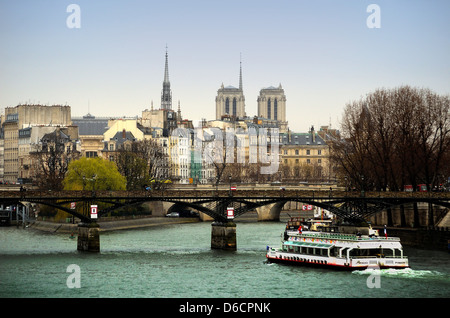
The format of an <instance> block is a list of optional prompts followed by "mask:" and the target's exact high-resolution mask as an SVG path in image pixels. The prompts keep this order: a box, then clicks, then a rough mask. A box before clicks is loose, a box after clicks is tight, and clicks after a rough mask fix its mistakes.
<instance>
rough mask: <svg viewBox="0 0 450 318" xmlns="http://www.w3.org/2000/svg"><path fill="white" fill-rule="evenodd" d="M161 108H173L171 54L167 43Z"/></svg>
mask: <svg viewBox="0 0 450 318" xmlns="http://www.w3.org/2000/svg"><path fill="white" fill-rule="evenodd" d="M161 109H172V91H171V90H170V82H169V56H168V54H167V45H166V65H165V68H164V82H163V90H162V93H161Z"/></svg>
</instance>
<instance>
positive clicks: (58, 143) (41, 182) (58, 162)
mask: <svg viewBox="0 0 450 318" xmlns="http://www.w3.org/2000/svg"><path fill="white" fill-rule="evenodd" d="M30 157H31V160H32V165H33V171H34V176H33V180H34V183H35V184H36V185H37V186H38V187H39V189H42V190H61V189H62V188H63V184H62V182H63V180H64V177H65V175H66V172H67V169H68V167H69V163H70V161H72V160H76V159H79V158H80V157H81V154H80V152H79V151H77V150H76V149H75V145H74V143H73V142H72V141H71V140H70V136H67V135H65V134H64V133H63V132H62V131H61V130H60V129H56V130H55V131H54V132H53V133H50V134H46V135H44V136H43V137H42V139H41V143H40V145H39V146H38V148H37V149H36V151H34V152H30Z"/></svg>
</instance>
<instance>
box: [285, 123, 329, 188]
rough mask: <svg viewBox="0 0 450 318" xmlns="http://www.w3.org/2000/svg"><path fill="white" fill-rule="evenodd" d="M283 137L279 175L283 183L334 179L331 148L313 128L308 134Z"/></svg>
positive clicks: (288, 134)
mask: <svg viewBox="0 0 450 318" xmlns="http://www.w3.org/2000/svg"><path fill="white" fill-rule="evenodd" d="M280 136H281V138H280V139H281V140H280V142H281V147H280V168H279V173H280V176H281V179H282V180H283V182H326V181H330V178H334V176H333V169H332V167H331V166H330V148H329V146H328V145H327V143H326V142H325V140H324V138H322V137H321V136H320V135H319V134H318V133H317V132H315V131H314V128H313V127H312V128H311V130H310V131H309V132H307V133H292V132H290V131H289V132H288V133H286V134H282V135H280Z"/></svg>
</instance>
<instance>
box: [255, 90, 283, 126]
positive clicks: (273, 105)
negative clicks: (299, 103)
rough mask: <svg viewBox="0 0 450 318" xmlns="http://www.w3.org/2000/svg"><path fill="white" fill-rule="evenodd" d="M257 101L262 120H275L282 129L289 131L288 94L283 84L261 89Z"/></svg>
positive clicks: (259, 115)
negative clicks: (285, 93)
mask: <svg viewBox="0 0 450 318" xmlns="http://www.w3.org/2000/svg"><path fill="white" fill-rule="evenodd" d="M257 101H258V118H259V119H260V120H261V121H267V122H271V121H275V122H276V124H277V126H278V127H279V129H280V131H282V132H285V131H287V125H288V123H287V121H286V95H284V90H283V88H282V87H281V84H280V85H279V86H278V87H273V86H270V87H267V88H263V89H261V90H260V92H259V96H258V99H257Z"/></svg>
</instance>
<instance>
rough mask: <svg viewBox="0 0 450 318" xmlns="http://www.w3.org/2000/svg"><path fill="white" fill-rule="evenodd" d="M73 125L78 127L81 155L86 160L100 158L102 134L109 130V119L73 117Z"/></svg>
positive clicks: (87, 116) (86, 116)
mask: <svg viewBox="0 0 450 318" xmlns="http://www.w3.org/2000/svg"><path fill="white" fill-rule="evenodd" d="M72 121H73V124H74V125H75V126H78V133H79V139H80V143H81V149H80V151H81V155H82V156H83V157H86V158H95V157H101V156H102V151H103V147H104V145H103V134H104V133H105V132H106V131H107V130H108V129H109V126H108V123H109V118H105V117H103V118H96V117H95V116H93V115H91V114H87V115H85V116H83V117H74V118H73V119H72Z"/></svg>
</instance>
